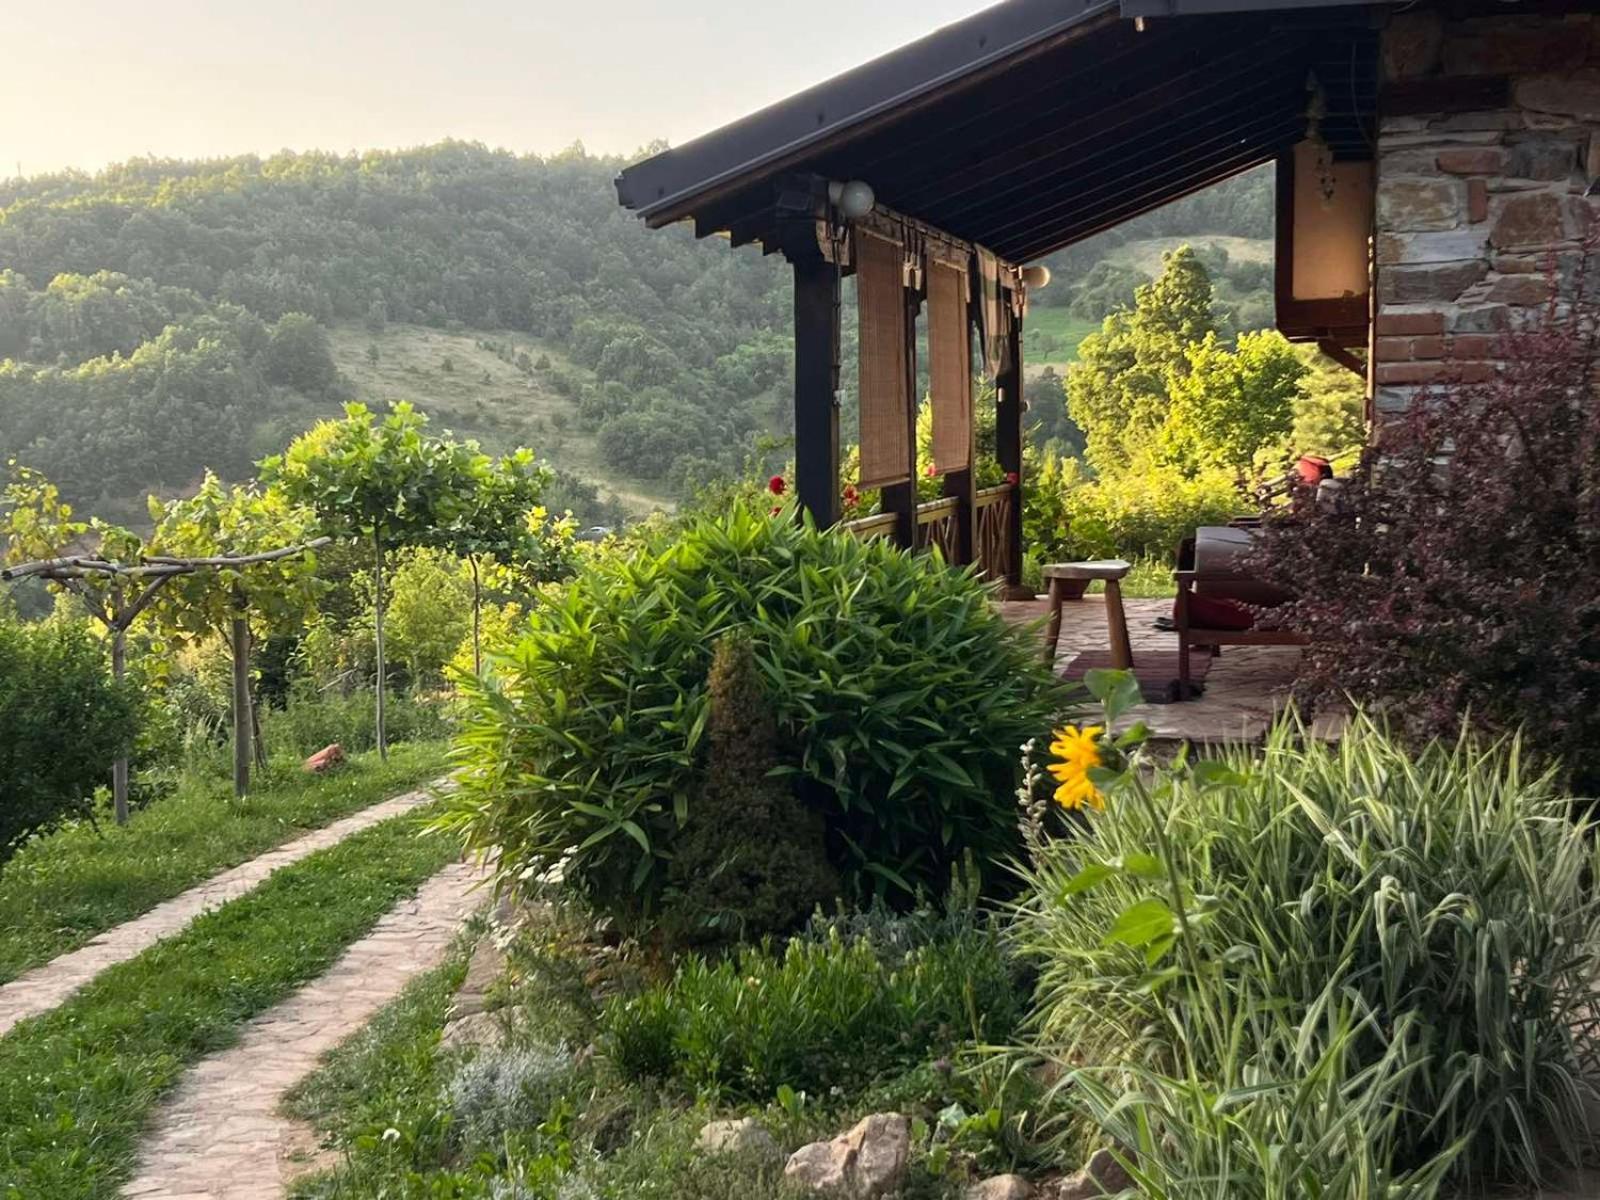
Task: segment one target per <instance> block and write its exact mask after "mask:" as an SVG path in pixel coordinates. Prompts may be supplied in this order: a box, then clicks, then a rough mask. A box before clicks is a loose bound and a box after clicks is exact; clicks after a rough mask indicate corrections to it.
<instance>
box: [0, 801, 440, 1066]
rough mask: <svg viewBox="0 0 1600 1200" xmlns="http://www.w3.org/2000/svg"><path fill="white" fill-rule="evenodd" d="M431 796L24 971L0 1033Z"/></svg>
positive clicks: (221, 880) (297, 846)
mask: <svg viewBox="0 0 1600 1200" xmlns="http://www.w3.org/2000/svg"><path fill="white" fill-rule="evenodd" d="M432 798H433V793H432V792H430V791H427V790H422V791H415V792H407V793H406V794H405V795H403V796H396V797H394V798H393V799H390V800H385V801H382V802H381V803H379V804H374V805H372V806H371V807H370V808H364V809H362V810H361V811H360V812H358V813H355V814H354V815H352V816H348V817H345V818H344V819H343V820H340V821H335V822H334V823H333V824H332V825H328V826H325V827H324V828H322V829H318V830H314V831H313V832H311V833H308V834H306V835H305V836H304V837H301V838H296V839H295V840H294V841H292V842H287V843H285V844H284V845H282V846H279V847H278V848H277V849H276V850H269V851H267V853H265V854H263V855H261V856H260V857H259V858H253V859H251V860H250V861H249V862H246V863H241V864H239V865H238V866H237V867H234V868H232V869H231V870H228V871H224V872H222V874H220V875H214V876H212V877H211V878H210V879H208V880H206V881H205V882H204V883H202V884H199V885H197V886H195V887H192V888H190V889H189V890H188V891H186V892H184V893H182V894H181V895H178V896H174V897H173V898H172V899H171V900H166V901H163V902H162V903H160V904H158V905H156V906H155V907H154V908H152V909H151V910H150V911H149V912H147V913H145V914H144V915H143V916H142V917H135V918H134V919H133V920H131V921H127V922H124V923H123V924H121V925H118V926H115V927H114V928H111V929H108V930H106V931H105V932H104V933H102V934H99V935H98V936H96V937H95V938H94V940H92V941H90V942H87V943H85V944H84V945H83V946H80V947H79V948H78V949H76V950H73V951H71V952H70V953H67V954H63V955H61V956H59V957H57V958H53V959H51V960H50V961H49V962H47V963H45V964H44V965H43V966H39V967H35V968H34V969H33V970H31V971H28V972H25V973H24V974H22V975H19V976H18V977H17V978H16V979H13V980H12V981H11V982H10V983H7V984H5V985H3V986H0V1037H4V1036H5V1035H6V1033H7V1032H9V1031H10V1029H11V1027H12V1026H14V1025H15V1024H16V1023H17V1022H18V1021H25V1020H27V1019H28V1018H29V1017H34V1016H38V1015H39V1014H40V1013H45V1012H49V1011H50V1010H51V1009H52V1008H54V1007H56V1005H58V1004H60V1003H61V1002H62V1001H64V1000H65V999H66V998H67V997H68V996H70V995H72V993H73V992H75V991H77V990H78V989H79V988H81V987H82V986H83V985H84V984H86V983H88V982H89V981H90V980H91V979H93V978H94V977H95V976H96V975H98V974H100V972H101V971H104V970H105V969H106V968H107V967H111V966H115V965H116V964H117V963H120V962H126V961H127V960H128V959H130V958H134V957H135V956H137V955H139V954H142V953H143V952H144V951H146V950H148V949H149V948H150V947H151V946H153V945H155V944H156V943H157V942H158V941H160V940H161V939H162V938H164V937H170V936H172V935H173V934H175V933H178V932H179V931H180V930H182V929H183V928H184V927H185V926H187V925H188V924H189V922H191V921H193V920H194V919H195V918H196V917H198V916H199V915H200V914H201V913H203V912H206V911H207V910H209V909H213V908H217V907H219V906H221V905H223V904H226V903H227V902H228V901H229V900H235V899H237V898H238V897H240V896H242V895H244V894H245V893H246V892H249V891H251V890H253V889H254V888H255V887H257V886H258V885H259V884H260V883H261V882H262V881H263V880H265V879H266V878H267V876H269V875H271V874H272V873H273V872H274V871H276V870H278V869H279V868H281V867H286V866H288V865H289V864H290V863H292V862H298V861H299V860H300V859H302V858H304V857H306V855H308V854H313V853H315V852H316V851H318V850H325V849H327V848H328V847H329V846H332V845H335V844H337V843H338V842H341V841H343V840H344V839H345V838H347V837H349V836H350V835H351V834H354V833H359V832H361V831H362V830H363V829H369V828H371V827H372V826H374V825H376V824H378V823H379V822H380V821H387V820H388V819H389V818H390V817H397V816H399V815H400V814H401V813H405V812H410V811H411V810H412V809H414V808H417V807H419V806H421V805H423V804H426V803H428V801H429V800H431V799H432Z"/></svg>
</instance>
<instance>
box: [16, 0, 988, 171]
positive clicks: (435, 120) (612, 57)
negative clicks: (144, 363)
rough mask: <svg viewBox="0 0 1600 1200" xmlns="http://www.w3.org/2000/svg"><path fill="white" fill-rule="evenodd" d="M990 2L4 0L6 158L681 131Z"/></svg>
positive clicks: (35, 165)
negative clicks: (7, 2) (11, 1)
mask: <svg viewBox="0 0 1600 1200" xmlns="http://www.w3.org/2000/svg"><path fill="white" fill-rule="evenodd" d="M986 6H987V0H809V2H808V3H804V4H797V3H794V2H793V0H787V2H780V0H744V2H740V0H694V2H693V3H685V4H670V3H665V2H661V0H563V2H561V3H555V2H553V0H465V2H458V3H454V4H452V3H450V2H449V0H427V2H419V0H382V2H380V0H320V2H311V0H212V2H210V3H206V2H203V0H16V3H14V4H10V5H6V6H5V7H6V9H7V12H6V16H5V20H4V27H5V31H6V36H5V45H6V66H5V69H4V70H3V71H0V176H6V175H10V174H11V173H12V172H13V171H15V170H17V168H18V166H19V164H20V167H21V170H22V171H23V173H25V174H29V175H32V174H37V173H39V172H41V171H51V170H57V169H60V168H62V167H67V166H77V167H99V166H102V165H104V164H106V163H108V162H113V161H116V160H119V159H124V158H128V157H131V156H134V155H141V154H156V155H162V156H180V157H196V156H214V155H223V154H236V153H243V152H247V151H257V152H270V151H273V150H278V149H282V148H284V147H288V148H290V149H295V150H304V149H313V148H316V149H327V150H341V151H342V150H349V149H354V148H367V147H375V146H376V147H392V146H408V145H416V144H418V143H422V142H430V141H437V140H438V139H440V138H444V137H457V138H467V139H473V140H477V141H483V142H487V143H489V144H490V145H494V146H506V147H509V148H511V149H513V150H533V151H541V152H547V151H553V150H558V149H561V148H562V147H565V146H567V145H570V144H571V143H572V142H573V141H575V140H580V139H581V140H582V141H583V143H584V144H585V145H586V146H587V147H589V149H590V150H594V151H621V152H626V151H631V150H633V149H635V148H637V147H638V146H640V145H642V144H644V143H645V142H647V141H649V140H651V139H653V138H658V137H664V138H668V139H670V140H671V141H672V142H673V143H674V144H679V143H682V142H684V141H687V140H688V139H689V138H691V137H693V136H695V135H696V134H698V133H703V132H705V131H706V130H708V129H712V128H714V127H716V126H717V125H719V124H722V123H723V122H725V121H728V120H731V119H733V118H735V117H738V116H741V115H742V114H744V113H745V112H747V111H749V110H751V109H753V108H757V107H759V106H761V105H763V104H766V103H768V102H770V101H772V100H776V99H780V98H781V97H783V96H786V95H788V94H790V93H791V92H795V91H798V90H799V89H801V88H803V87H806V86H808V85H810V84H812V83H816V82H818V81H820V80H822V79H824V78H826V77H828V76H829V75H832V74H834V73H836V72H838V71H841V70H844V69H845V68H847V67H851V66H854V65H856V64H857V63H859V62H863V61H865V60H866V59H868V58H871V57H873V56H874V55H876V54H880V53H882V52H883V51H885V50H889V49H892V48H894V47H895V46H898V45H900V44H902V43H904V42H907V41H910V40H912V39H914V38H916V37H919V36H921V35H922V34H924V33H926V32H928V31H930V30H931V29H933V28H934V27H936V26H938V25H942V24H946V23H948V22H949V21H952V20H955V19H957V18H959V17H962V16H965V15H967V14H968V13H972V12H976V11H978V10H979V9H981V8H984V7H986Z"/></svg>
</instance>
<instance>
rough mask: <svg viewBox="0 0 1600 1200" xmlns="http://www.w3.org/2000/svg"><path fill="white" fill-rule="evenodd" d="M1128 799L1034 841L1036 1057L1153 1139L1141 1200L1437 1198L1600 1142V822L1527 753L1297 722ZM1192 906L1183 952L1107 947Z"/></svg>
mask: <svg viewBox="0 0 1600 1200" xmlns="http://www.w3.org/2000/svg"><path fill="white" fill-rule="evenodd" d="M1258 753H1259V757H1257V754H1258ZM1130 784H1131V786H1130V787H1129V788H1122V789H1121V790H1108V791H1107V792H1106V794H1105V795H1104V797H1103V804H1104V808H1103V810H1101V811H1092V812H1089V813H1087V814H1086V815H1085V818H1084V820H1083V822H1082V824H1081V826H1080V829H1081V833H1080V834H1079V835H1078V836H1074V837H1071V838H1066V839H1062V840H1059V841H1054V842H1048V841H1044V840H1042V839H1040V838H1038V837H1033V838H1030V842H1031V843H1032V845H1031V848H1032V850H1033V851H1034V853H1033V854H1032V856H1031V861H1032V865H1031V867H1030V868H1028V870H1027V872H1026V873H1027V876H1028V879H1027V888H1026V891H1025V893H1024V899H1023V900H1022V902H1021V903H1020V904H1019V905H1018V913H1017V917H1018V921H1017V939H1018V944H1019V946H1020V947H1021V948H1022V949H1023V951H1024V953H1025V954H1026V955H1027V956H1029V957H1031V958H1032V959H1034V960H1035V962H1036V964H1037V966H1038V969H1039V982H1038V988H1037V994H1036V1009H1035V1013H1034V1016H1033V1034H1034V1036H1033V1039H1032V1045H1031V1046H1030V1047H1029V1051H1028V1052H1029V1053H1030V1054H1042V1055H1043V1056H1045V1057H1046V1058H1049V1059H1051V1060H1054V1061H1056V1062H1058V1063H1060V1064H1062V1066H1063V1067H1064V1068H1066V1069H1067V1073H1066V1074H1065V1082H1064V1084H1063V1091H1062V1095H1063V1096H1065V1097H1067V1098H1068V1102H1069V1103H1070V1104H1072V1105H1075V1106H1077V1107H1078V1108H1079V1109H1080V1110H1086V1112H1087V1115H1088V1117H1089V1119H1090V1122H1091V1124H1092V1125H1093V1126H1095V1127H1097V1129H1098V1130H1099V1132H1098V1134H1097V1135H1096V1136H1099V1137H1101V1138H1104V1137H1106V1136H1108V1135H1109V1136H1110V1137H1111V1138H1113V1139H1116V1140H1119V1141H1121V1142H1122V1143H1123V1144H1124V1145H1127V1146H1130V1147H1137V1148H1138V1154H1139V1155H1140V1163H1141V1170H1142V1171H1143V1173H1144V1176H1145V1177H1144V1179H1142V1180H1141V1191H1142V1193H1143V1194H1146V1195H1150V1196H1154V1197H1171V1198H1173V1200H1177V1198H1180V1197H1182V1198H1188V1197H1212V1196H1217V1195H1227V1196H1229V1197H1240V1198H1244V1200H1251V1198H1256V1197H1261V1198H1279V1197H1281V1198H1282V1200H1289V1198H1290V1197H1299V1196H1304V1195H1323V1196H1328V1197H1330V1198H1337V1200H1357V1198H1361V1200H1365V1198H1366V1197H1369V1196H1392V1197H1400V1196H1406V1197H1422V1196H1431V1195H1433V1194H1434V1193H1433V1188H1434V1186H1435V1185H1436V1184H1437V1181H1438V1179H1439V1177H1440V1176H1441V1174H1442V1173H1444V1172H1445V1171H1446V1170H1450V1171H1453V1172H1454V1173H1455V1174H1456V1175H1457V1176H1458V1177H1460V1179H1461V1180H1463V1181H1465V1182H1469V1183H1473V1184H1481V1183H1484V1182H1487V1181H1510V1180H1527V1179H1539V1178H1540V1177H1541V1176H1543V1175H1545V1174H1546V1173H1547V1172H1548V1171H1549V1169H1550V1168H1551V1167H1552V1166H1553V1165H1556V1164H1558V1163H1560V1162H1562V1161H1563V1160H1567V1161H1570V1160H1572V1159H1574V1158H1575V1157H1576V1156H1577V1155H1578V1153H1579V1152H1580V1150H1581V1149H1582V1148H1583V1147H1585V1146H1586V1145H1587V1144H1588V1138H1587V1130H1586V1123H1585V1116H1584V1108H1585V1103H1586V1101H1588V1100H1590V1099H1593V1098H1595V1097H1596V1096H1597V1092H1596V1090H1595V1089H1596V1081H1597V1076H1596V1074H1595V1070H1596V1067H1597V1066H1600V1062H1597V1055H1596V1050H1597V1048H1600V1043H1597V1040H1596V1025H1595V1020H1596V1018H1595V1013H1596V1011H1597V1002H1600V986H1597V983H1596V980H1597V975H1600V896H1597V894H1596V892H1595V889H1594V880H1595V878H1596V877H1597V871H1600V853H1597V851H1596V849H1595V834H1596V828H1595V825H1594V823H1593V821H1592V820H1586V821H1579V822H1574V821H1572V820H1571V819H1570V810H1571V801H1570V800H1569V799H1567V798H1566V797H1565V796H1564V795H1563V794H1562V793H1561V792H1560V791H1559V790H1558V789H1557V788H1556V787H1554V786H1553V784H1552V780H1551V777H1550V776H1549V775H1538V774H1536V773H1533V772H1530V771H1529V770H1528V768H1527V767H1526V766H1525V764H1524V763H1523V762H1522V761H1521V758H1520V753H1519V749H1518V747H1517V746H1516V745H1515V744H1510V745H1496V746H1493V747H1487V748H1486V747H1480V746H1476V745H1474V744H1473V743H1471V742H1470V741H1466V740H1463V741H1460V742H1457V743H1454V744H1452V743H1443V744H1440V743H1434V744H1432V745H1430V746H1428V747H1427V748H1425V749H1423V750H1421V751H1419V752H1414V753H1413V752H1408V751H1407V750H1405V749H1404V748H1402V747H1401V746H1400V745H1399V744H1397V743H1396V741H1395V740H1393V739H1392V738H1391V737H1390V736H1389V735H1388V733H1387V732H1385V731H1384V730H1383V729H1381V728H1379V727H1378V726H1376V725H1375V724H1374V723H1372V722H1371V721H1370V720H1368V719H1367V718H1365V717H1362V718H1358V719H1356V720H1355V721H1354V722H1353V724H1352V726H1351V728H1350V729H1349V730H1348V731H1347V733H1346V734H1345V736H1344V739H1343V740H1342V742H1341V743H1340V744H1339V745H1338V746H1332V747H1330V746H1327V745H1324V744H1322V743H1320V742H1317V741H1316V740H1314V739H1311V738H1310V737H1309V736H1308V735H1307V732H1306V730H1305V729H1304V727H1303V726H1302V725H1300V724H1299V723H1298V722H1296V721H1293V720H1286V721H1284V722H1282V723H1280V724H1279V725H1278V727H1277V728H1276V729H1275V730H1274V732H1273V733H1272V734H1271V736H1270V737H1269V739H1268V741H1267V744H1266V745H1265V747H1264V748H1263V749H1261V750H1260V751H1259V752H1256V751H1249V750H1245V749H1240V750H1238V751H1235V752H1233V753H1232V754H1230V755H1229V756H1228V757H1227V759H1226V761H1225V762H1223V763H1221V764H1202V765H1201V766H1198V767H1194V768H1189V767H1186V766H1183V765H1180V766H1177V767H1173V768H1166V767H1151V768H1147V769H1145V770H1143V771H1140V772H1138V773H1137V774H1136V775H1134V776H1132V777H1131V778H1130ZM1105 786H1106V787H1107V788H1108V789H1111V788H1112V783H1111V782H1110V781H1109V780H1108V781H1107V782H1106V784H1105ZM1135 798H1136V799H1139V800H1140V801H1141V802H1139V803H1134V802H1132V800H1133V799H1135ZM1153 852H1154V853H1155V855H1156V856H1157V858H1158V859H1159V860H1160V865H1161V868H1162V869H1161V870H1154V871H1139V870H1134V869H1132V865H1134V864H1138V863H1140V862H1142V861H1144V860H1147V859H1150V858H1151V856H1152V853H1153ZM1169 868H1170V869H1169ZM1174 888H1177V889H1178V890H1177V891H1176V893H1175V892H1174ZM1167 900H1173V901H1174V903H1173V908H1174V909H1177V908H1178V906H1179V904H1181V905H1182V906H1183V907H1184V908H1186V910H1187V918H1186V919H1184V920H1182V921H1181V922H1180V921H1178V920H1177V919H1175V918H1174V916H1173V915H1172V913H1170V912H1169V914H1168V920H1167V933H1168V936H1167V937H1166V938H1165V939H1164V943H1163V944H1164V945H1166V944H1170V943H1171V941H1172V937H1171V931H1172V929H1173V928H1174V927H1175V926H1178V925H1179V924H1180V923H1181V925H1182V929H1181V931H1180V932H1181V936H1180V937H1179V942H1180V944H1181V946H1182V949H1183V953H1182V954H1168V955H1166V956H1165V957H1163V956H1162V955H1159V954H1151V953H1148V952H1147V951H1148V950H1149V949H1150V947H1148V946H1146V945H1142V944H1130V941H1132V939H1115V938H1112V937H1109V936H1108V932H1109V931H1112V930H1113V929H1114V927H1115V925H1116V923H1117V921H1118V920H1119V919H1120V918H1122V917H1123V916H1125V914H1126V913H1127V912H1128V911H1130V909H1131V908H1133V907H1136V906H1138V905H1140V904H1146V905H1148V904H1154V903H1164V902H1165V901H1167ZM1068 1141H1069V1142H1071V1139H1070V1138H1069V1139H1068ZM1074 1148H1075V1147H1074ZM1069 1157H1070V1156H1069ZM1335 1176H1337V1177H1338V1178H1339V1179H1340V1180H1341V1181H1342V1182H1340V1183H1339V1185H1338V1186H1337V1187H1335V1186H1333V1181H1334V1178H1335ZM1313 1188H1320V1189H1323V1190H1311V1189H1313Z"/></svg>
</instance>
